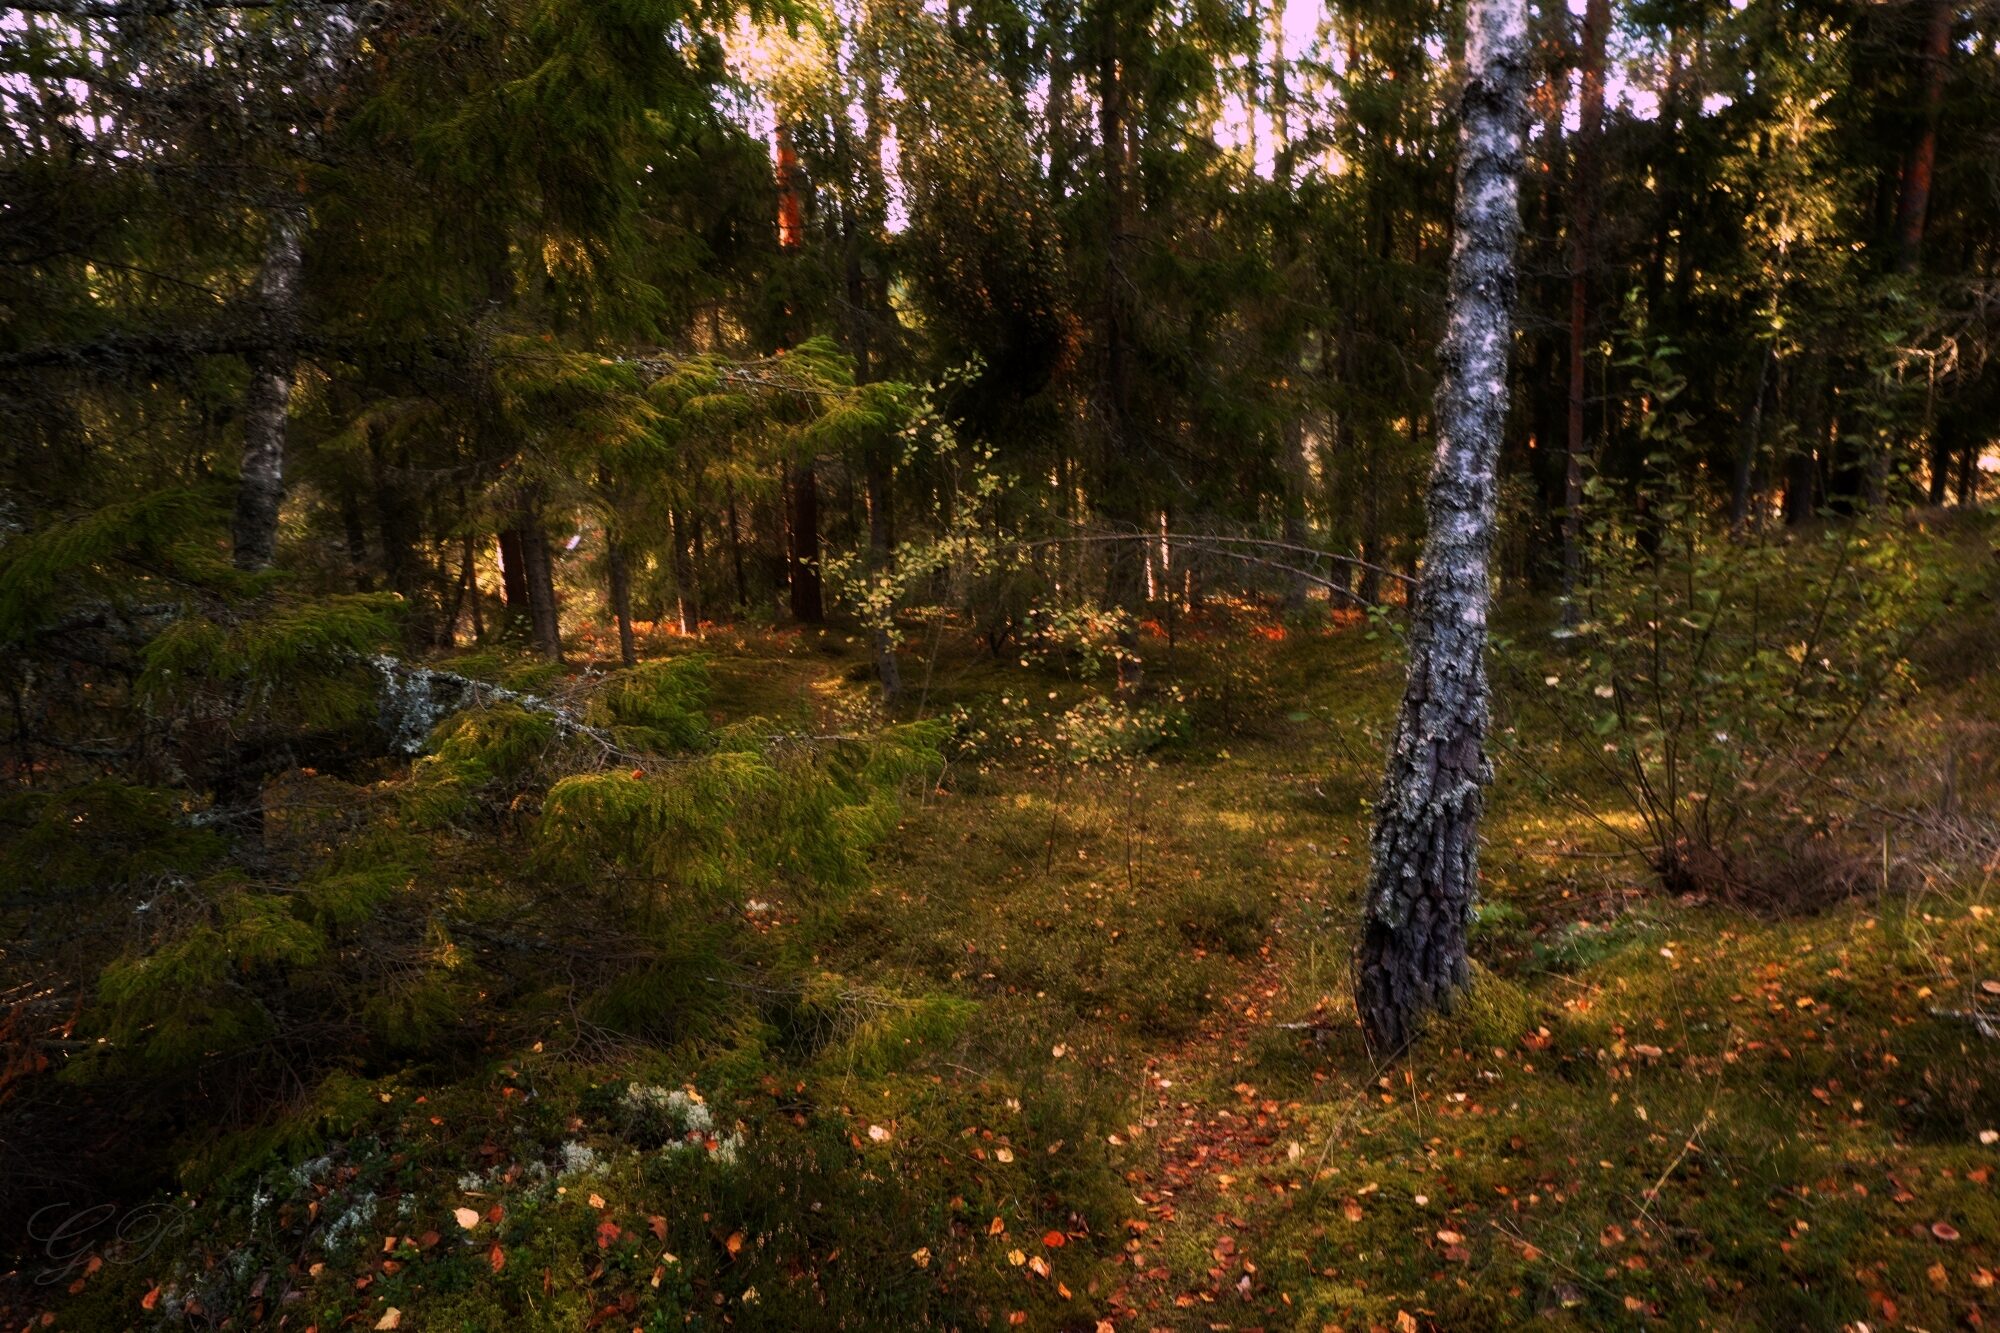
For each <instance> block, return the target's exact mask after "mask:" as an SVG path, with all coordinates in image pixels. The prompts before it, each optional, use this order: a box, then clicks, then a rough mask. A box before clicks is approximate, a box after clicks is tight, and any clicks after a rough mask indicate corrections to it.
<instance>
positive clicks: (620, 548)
mask: <svg viewBox="0 0 2000 1333" xmlns="http://www.w3.org/2000/svg"><path fill="white" fill-rule="evenodd" d="M604 575H605V583H606V584H607V585H609V586H608V591H609V592H610V594H611V616H612V619H614V620H615V621H617V622H618V660H619V661H621V662H623V663H624V664H625V665H626V666H637V665H639V645H638V642H637V640H636V638H635V636H634V635H633V633H632V564H631V558H630V557H629V556H628V555H627V554H626V551H625V543H624V542H623V541H622V540H620V539H618V538H617V537H612V538H610V539H608V540H607V541H606V543H605V546H604Z"/></svg>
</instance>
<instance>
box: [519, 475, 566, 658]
mask: <svg viewBox="0 0 2000 1333" xmlns="http://www.w3.org/2000/svg"><path fill="white" fill-rule="evenodd" d="M516 536H517V537H518V538H519V541H520V547H521V584H522V589H523V591H525V592H526V594H527V599H528V629H529V633H530V635H531V636H532V639H533V641H534V645H535V651H536V652H538V653H540V654H541V655H542V656H544V657H546V658H549V659H550V660H552V661H556V662H560V661H562V614H561V609H560V608H559V607H558V606H557V604H556V581H555V560H554V558H553V556H552V555H551V554H550V552H549V537H548V534H547V533H546V532H544V531H542V524H541V518H540V515H538V514H537V513H536V512H535V511H534V509H533V507H532V506H530V507H528V508H527V509H524V511H523V512H522V515H521V523H520V527H519V528H518V529H517V532H516Z"/></svg>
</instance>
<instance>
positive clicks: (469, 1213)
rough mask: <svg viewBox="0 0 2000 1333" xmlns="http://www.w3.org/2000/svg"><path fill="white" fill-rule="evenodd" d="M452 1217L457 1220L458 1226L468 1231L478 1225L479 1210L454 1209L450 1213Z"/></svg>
mask: <svg viewBox="0 0 2000 1333" xmlns="http://www.w3.org/2000/svg"><path fill="white" fill-rule="evenodd" d="M452 1216H453V1217H455V1218H457V1219H458V1224H459V1225H460V1226H462V1227H464V1228H465V1229H466V1230H467V1231H470V1230H472V1229H473V1228H474V1227H476V1226H478V1225H479V1210H478V1209H477V1208H458V1209H454V1210H453V1212H452Z"/></svg>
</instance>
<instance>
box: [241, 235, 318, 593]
mask: <svg viewBox="0 0 2000 1333" xmlns="http://www.w3.org/2000/svg"><path fill="white" fill-rule="evenodd" d="M270 229H271V230H270V235H269V236H268V237H267V238H266V239H265V242H264V262H263V266H262V268H261V269H259V271H258V274H257V306H258V319H259V321H260V322H261V326H262V329H263V330H264V333H265V337H266V339H267V341H266V343H265V346H264V347H263V348H262V349H261V350H260V351H259V352H258V353H257V354H256V355H255V356H253V357H252V358H251V363H250V387H249V390H248V391H247V392H246V393H245V394H244V397H243V468H242V482H241V483H240V485H239V486H238V488H237V492H236V522H235V526H234V537H235V548H236V567H237V568H238V569H263V568H265V567H267V566H268V565H269V564H270V563H271V556H272V553H273V551H274V550H275V549H276V547H277V537H278V510H279V507H280V506H281V505H283V504H284V500H285V418H286V414H287V412H288V411H289V410H290V408H291V402H292V378H293V374H294V371H295V370H296V368H297V362H298V334H299V279H300V273H301V270H302V268H303V262H302V250H301V245H302V240H303V237H302V233H303V232H304V229H305V228H304V219H303V217H302V216H301V213H300V210H297V209H292V208H278V209H274V210H272V212H271V216H270Z"/></svg>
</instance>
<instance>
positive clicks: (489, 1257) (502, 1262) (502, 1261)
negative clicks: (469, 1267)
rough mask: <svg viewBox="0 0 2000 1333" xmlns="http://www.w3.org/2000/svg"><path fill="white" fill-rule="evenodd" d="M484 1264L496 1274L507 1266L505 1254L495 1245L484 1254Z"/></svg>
mask: <svg viewBox="0 0 2000 1333" xmlns="http://www.w3.org/2000/svg"><path fill="white" fill-rule="evenodd" d="M486 1262H487V1263H488V1264H490V1265H491V1266H492V1268H493V1271H494V1272H496V1273H497V1272H499V1271H500V1270H501V1269H503V1268H505V1267H506V1266H507V1252H506V1251H505V1250H503V1249H501V1248H500V1247H499V1246H498V1245H495V1246H494V1247H493V1248H492V1249H490V1250H488V1251H487V1252H486Z"/></svg>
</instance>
